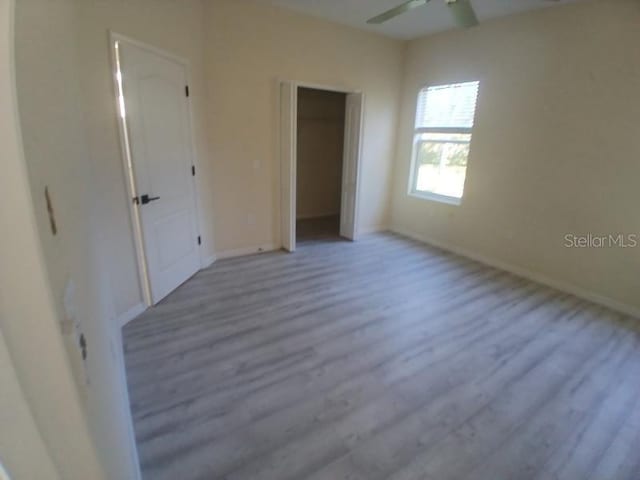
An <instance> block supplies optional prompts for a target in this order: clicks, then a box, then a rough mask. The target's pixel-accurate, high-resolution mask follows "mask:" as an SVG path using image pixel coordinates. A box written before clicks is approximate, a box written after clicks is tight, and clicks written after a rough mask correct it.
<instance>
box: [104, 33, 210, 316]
mask: <svg viewBox="0 0 640 480" xmlns="http://www.w3.org/2000/svg"><path fill="white" fill-rule="evenodd" d="M120 43H128V44H129V45H133V46H135V47H138V48H141V49H143V50H147V51H149V52H151V53H154V54H156V55H159V56H161V57H165V58H168V59H169V60H171V61H173V62H176V63H179V64H180V65H182V66H183V67H184V69H185V73H186V77H187V85H189V86H191V66H190V63H189V60H187V59H186V58H182V57H179V56H177V55H174V54H173V53H170V52H167V51H165V50H162V49H159V48H157V47H154V46H153V45H149V44H146V43H144V42H140V41H138V40H135V39H133V38H130V37H127V36H125V35H122V34H119V33H116V32H114V31H111V30H109V51H110V52H111V71H112V75H113V86H114V98H115V102H116V115H117V117H118V130H119V132H120V149H121V154H122V155H121V156H122V164H123V171H124V177H125V183H126V185H127V194H128V197H127V204H128V206H129V207H128V208H129V215H130V217H131V225H132V227H133V228H132V232H131V233H132V235H133V243H134V245H135V250H136V260H137V264H138V281H139V283H140V289H141V291H142V297H143V298H142V300H143V301H144V303H145V304H146V306H147V307H150V306H151V305H153V300H152V296H151V283H150V279H149V273H148V270H147V261H146V253H145V248H144V242H143V240H142V222H141V219H140V211H139V206H138V205H136V204H135V203H134V202H133V201H132V199H133V198H135V197H137V196H138V193H137V191H136V181H135V173H134V170H133V158H132V155H131V146H130V143H129V127H128V125H127V119H126V118H124V117H123V116H122V115H121V106H120V102H121V101H124V97H123V92H122V77H121V75H120V58H119V53H118V48H117V45H118V44H120ZM187 109H188V112H189V114H188V117H189V130H190V132H191V139H190V140H191V150H192V152H193V165H194V167H195V168H196V172H200V165H199V159H198V150H197V149H196V141H195V132H194V129H193V124H194V122H193V109H192V108H191V96H189V97H187ZM196 178H197V176H192V177H191V179H192V182H193V188H194V192H195V208H196V212H195V217H196V229H197V230H198V235H200V236H202V220H201V215H202V213H201V208H200V188H199V187H198V181H197V180H196ZM212 241H213V240H212V239H209V242H208V244H209V245H211V242H212ZM198 254H199V258H200V268H205V267H207V266H209V265H210V264H211V261H210V259H209V258H208V257H206V256H205V255H204V254H203V248H200V249H199V252H198Z"/></svg>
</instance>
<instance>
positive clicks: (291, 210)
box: [280, 82, 298, 252]
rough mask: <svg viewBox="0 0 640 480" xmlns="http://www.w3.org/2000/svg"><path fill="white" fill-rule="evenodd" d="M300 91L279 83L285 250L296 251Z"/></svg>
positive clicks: (281, 211)
mask: <svg viewBox="0 0 640 480" xmlns="http://www.w3.org/2000/svg"><path fill="white" fill-rule="evenodd" d="M297 119H298V88H297V86H296V85H295V84H294V83H291V82H282V83H280V182H281V185H282V186H281V198H280V204H281V208H280V216H281V219H280V221H281V228H280V233H281V236H282V247H283V248H284V249H285V250H287V251H289V252H294V251H295V249H296V138H297Z"/></svg>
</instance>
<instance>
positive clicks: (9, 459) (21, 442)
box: [0, 332, 60, 480]
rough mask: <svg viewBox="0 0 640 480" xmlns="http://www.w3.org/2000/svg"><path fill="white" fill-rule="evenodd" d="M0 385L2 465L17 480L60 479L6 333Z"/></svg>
mask: <svg viewBox="0 0 640 480" xmlns="http://www.w3.org/2000/svg"><path fill="white" fill-rule="evenodd" d="M0 385H2V388H0V425H2V430H1V431H0V465H4V468H5V469H6V470H7V473H9V475H11V476H12V477H13V478H15V479H20V478H34V479H39V478H43V479H44V478H46V479H50V480H57V479H58V478H60V476H59V474H58V471H57V469H56V467H55V465H54V464H53V461H52V460H51V457H50V456H49V452H48V451H47V448H46V446H45V444H44V442H43V441H42V438H41V436H40V432H39V431H38V427H37V426H36V423H35V420H34V418H33V416H32V415H31V411H30V410H29V406H28V404H27V400H26V398H25V396H24V394H23V392H22V389H21V388H20V384H19V383H18V378H17V376H16V371H15V369H14V366H13V362H12V361H11V358H10V357H9V352H8V351H7V346H6V345H5V343H4V337H3V336H2V332H0ZM0 471H1V470H0Z"/></svg>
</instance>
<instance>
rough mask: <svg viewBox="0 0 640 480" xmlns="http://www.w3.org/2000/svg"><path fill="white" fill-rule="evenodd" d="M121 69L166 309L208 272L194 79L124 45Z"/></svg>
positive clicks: (154, 274)
mask: <svg viewBox="0 0 640 480" xmlns="http://www.w3.org/2000/svg"><path fill="white" fill-rule="evenodd" d="M119 52H120V68H121V74H122V86H123V94H124V106H125V111H126V115H125V116H126V122H127V127H128V135H129V145H130V151H131V161H132V169H133V176H134V182H135V189H136V195H137V196H136V198H135V199H133V201H134V202H135V203H136V208H137V209H138V213H139V216H140V223H141V230H142V243H143V245H144V252H145V261H146V268H147V275H148V279H149V286H150V290H151V297H152V301H153V303H157V302H159V301H160V300H161V299H162V298H164V297H165V296H166V295H167V294H168V293H170V292H171V291H172V290H174V289H175V288H176V287H177V286H178V285H180V284H181V283H183V282H184V281H185V280H187V279H188V278H189V277H191V276H192V275H193V274H194V273H195V272H196V271H197V270H198V269H199V266H200V255H199V251H198V244H199V238H198V232H197V222H196V200H195V188H194V179H193V174H194V172H195V171H194V170H193V171H192V168H193V161H194V152H193V150H192V143H191V138H192V137H191V125H190V116H189V104H188V101H189V99H188V98H187V97H188V90H187V87H186V86H187V72H186V68H185V66H184V65H182V64H181V63H179V62H177V61H175V60H172V59H170V58H168V57H164V56H162V55H159V54H157V53H155V52H152V51H150V50H146V49H143V48H140V47H137V46H135V45H132V44H130V43H127V42H120V44H119Z"/></svg>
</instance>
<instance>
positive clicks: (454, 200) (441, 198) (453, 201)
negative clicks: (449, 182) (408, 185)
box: [409, 191, 462, 206]
mask: <svg viewBox="0 0 640 480" xmlns="http://www.w3.org/2000/svg"><path fill="white" fill-rule="evenodd" d="M409 196H411V197H415V198H419V199H421V200H431V201H432V202H439V203H446V204H447V205H456V206H457V205H460V204H461V203H462V198H458V197H449V196H447V195H440V194H439V193H430V192H416V191H411V192H409Z"/></svg>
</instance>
